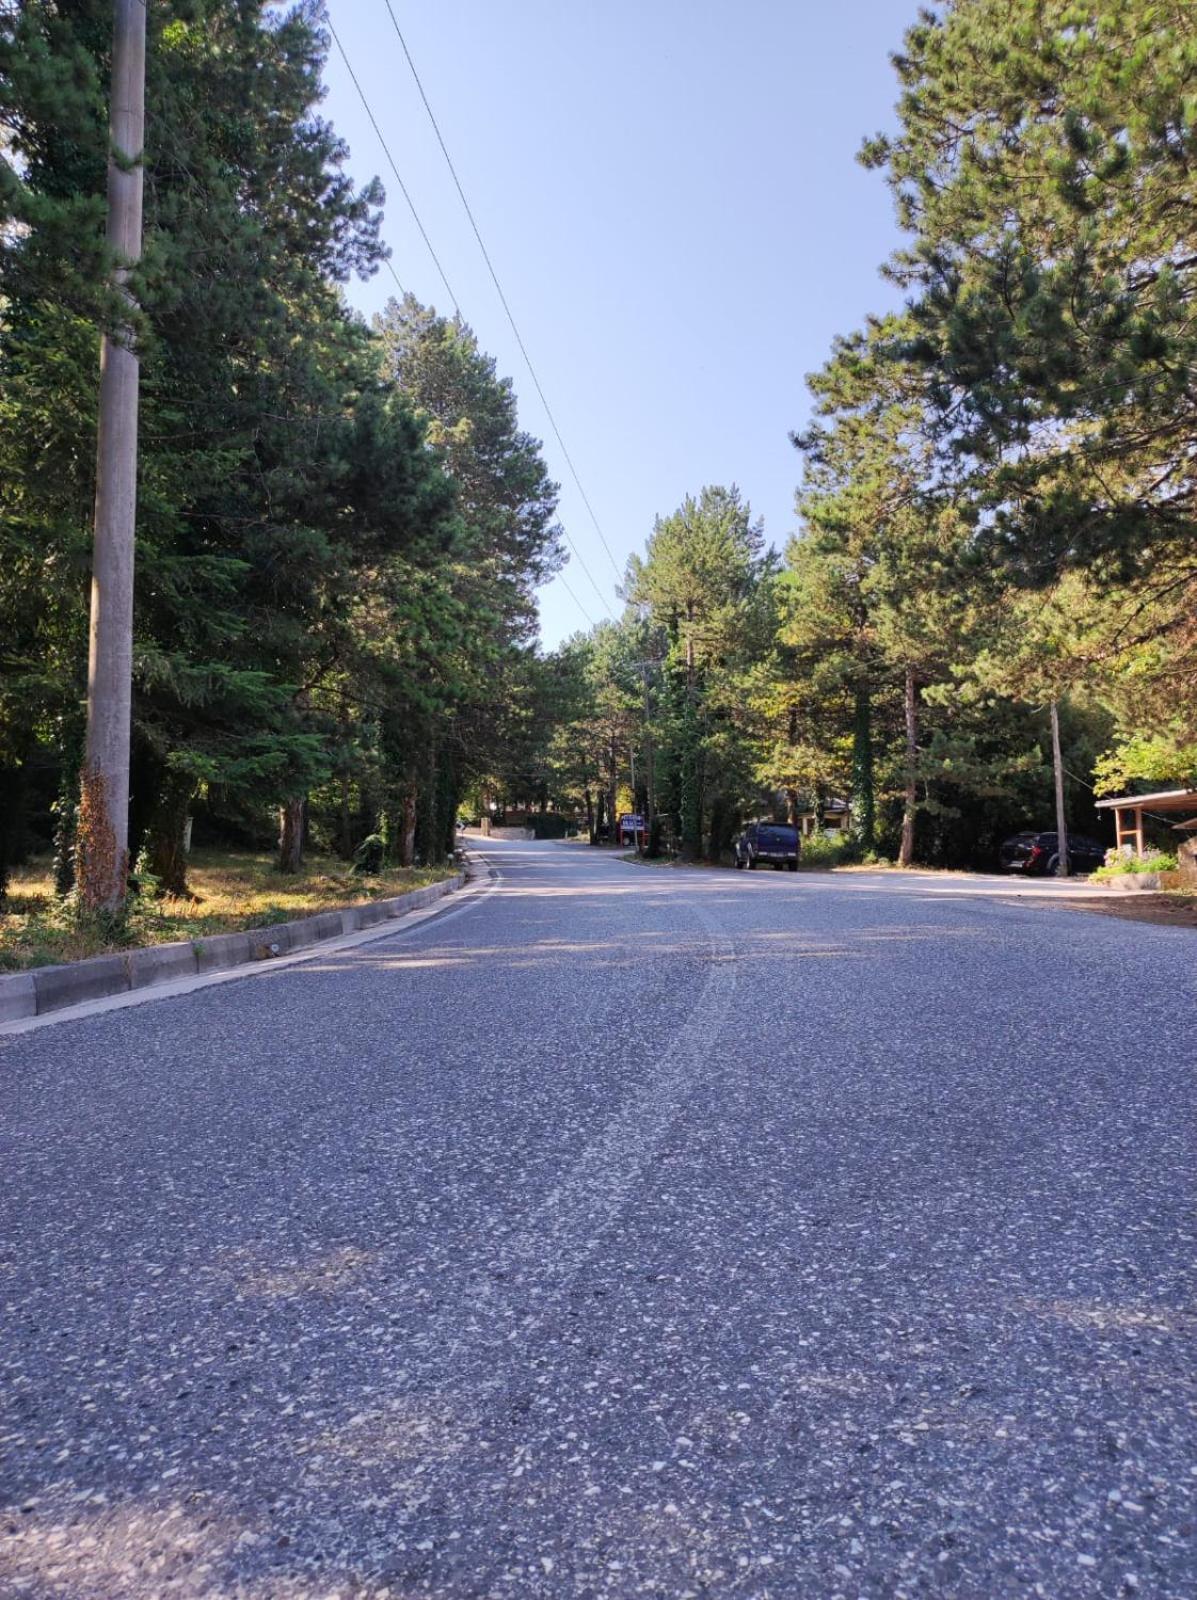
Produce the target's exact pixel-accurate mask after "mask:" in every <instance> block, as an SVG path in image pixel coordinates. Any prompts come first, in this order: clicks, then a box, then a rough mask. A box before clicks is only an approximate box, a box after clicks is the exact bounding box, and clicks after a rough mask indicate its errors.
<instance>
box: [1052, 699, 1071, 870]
mask: <svg viewBox="0 0 1197 1600" xmlns="http://www.w3.org/2000/svg"><path fill="white" fill-rule="evenodd" d="M1052 768H1053V770H1054V772H1055V777H1056V846H1057V855H1056V876H1057V877H1058V878H1067V877H1068V876H1069V866H1068V824H1067V823H1066V822H1065V820H1064V762H1063V759H1062V758H1061V755H1060V713H1059V710H1058V708H1057V705H1056V701H1055V699H1054V697H1053V699H1052Z"/></svg>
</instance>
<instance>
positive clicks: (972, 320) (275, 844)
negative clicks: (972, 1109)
mask: <svg viewBox="0 0 1197 1600" xmlns="http://www.w3.org/2000/svg"><path fill="white" fill-rule="evenodd" d="M148 22H149V29H150V49H149V57H148V60H149V80H148V85H147V95H148V108H149V109H148V124H149V125H150V126H151V127H152V128H154V129H155V130H156V133H155V137H154V140H153V141H152V143H151V145H150V148H149V151H148V155H147V166H146V173H145V184H146V192H145V252H144V259H143V261H142V262H141V264H140V265H139V267H138V268H137V270H136V272H135V273H134V275H133V280H132V287H133V289H134V291H135V294H136V300H137V305H138V307H139V313H138V317H139V324H138V330H137V331H138V336H139V341H140V347H141V354H142V374H143V377H142V422H141V437H142V452H141V471H140V500H139V516H138V550H137V589H136V596H135V619H134V628H135V639H134V660H133V674H134V684H133V751H132V774H131V776H132V785H131V787H132V805H131V814H130V840H131V847H130V860H129V867H130V870H131V872H132V874H133V877H134V879H135V880H136V881H137V882H139V883H140V884H141V885H142V886H143V887H142V889H141V891H140V893H139V895H138V897H137V899H136V901H135V902H133V903H132V904H131V907H130V913H129V914H130V917H131V919H132V921H131V922H130V926H131V927H133V926H136V927H138V928H140V929H142V930H144V929H147V928H149V927H150V926H151V925H152V924H153V923H154V918H155V917H156V916H157V917H159V919H160V918H161V917H163V916H166V915H167V913H166V910H165V908H166V907H168V906H172V905H175V904H176V903H179V902H182V901H184V900H185V897H186V896H187V894H188V893H189V891H190V890H191V889H192V888H194V886H195V880H194V871H195V869H194V868H193V867H192V865H191V862H190V858H189V857H188V854H187V852H186V850H185V848H184V841H185V839H186V838H187V836H188V835H187V830H188V827H189V825H194V826H195V827H196V829H197V830H198V832H199V834H200V836H202V837H203V838H204V839H205V840H212V841H216V842H218V843H219V842H224V843H227V844H229V845H233V844H236V845H238V846H239V847H241V848H248V849H250V850H253V851H255V852H263V851H266V850H267V849H270V848H273V850H274V869H273V870H274V871H275V872H276V873H277V874H278V875H279V876H280V877H292V878H301V876H302V873H303V870H304V859H305V853H306V852H309V851H313V850H315V851H317V852H320V853H322V854H324V855H335V856H336V857H337V858H338V859H339V861H340V862H341V863H343V870H347V868H348V865H349V863H350V862H351V861H352V860H353V859H354V856H355V853H356V852H357V851H359V850H360V849H361V848H362V847H363V845H364V844H365V842H366V841H367V840H373V841H375V845H374V846H373V847H372V848H374V849H375V850H376V852H378V853H379V854H380V859H381V860H382V861H383V862H385V863H386V864H388V865H391V866H396V867H401V868H411V867H413V866H416V865H421V866H429V867H436V866H437V865H439V864H441V863H443V862H444V861H445V860H447V858H448V857H449V855H450V854H451V851H452V849H453V843H454V827H455V821H456V818H457V816H458V815H459V813H462V812H465V813H466V814H472V815H474V816H477V815H479V814H489V815H493V816H494V817H495V818H496V819H497V820H500V821H501V820H502V819H503V817H504V815H505V814H506V813H507V812H508V811H516V810H519V811H521V812H524V813H527V812H528V811H531V812H532V813H533V814H534V815H536V816H538V817H539V819H540V822H539V824H538V828H539V831H541V832H542V833H544V832H547V831H549V830H548V823H547V819H549V818H551V817H563V816H564V817H568V818H569V819H571V820H573V819H574V818H578V819H580V820H581V822H582V826H583V827H584V828H585V830H586V831H587V832H588V834H589V836H590V838H591V839H592V840H596V839H598V838H600V837H604V836H606V837H610V835H611V833H612V831H613V825H614V819H615V818H616V817H617V816H618V814H619V813H620V812H621V811H623V810H635V811H639V812H643V813H645V814H647V815H648V817H649V818H650V819H651V825H652V827H651V837H650V841H649V842H650V847H651V850H652V851H653V852H654V853H655V852H659V851H661V850H664V849H667V848H668V849H673V850H676V851H677V852H678V853H679V854H680V855H681V857H682V858H684V859H689V860H694V859H706V860H711V861H719V860H721V859H726V855H727V851H728V847H729V845H730V842H731V840H732V838H733V836H734V835H735V833H736V831H737V830H738V829H739V828H740V826H741V825H742V823H743V822H744V821H745V820H747V819H749V818H752V817H755V816H761V815H768V814H770V813H772V814H774V815H780V816H788V817H790V818H794V817H796V816H798V815H805V816H806V817H808V819H809V820H810V821H811V823H813V826H814V830H815V834H816V840H815V842H813V843H811V844H809V845H808V846H807V861H808V863H811V862H814V861H820V860H825V861H827V862H829V863H830V860H831V858H832V856H833V855H834V856H835V857H836V858H837V859H839V860H842V861H844V862H845V863H848V862H857V863H860V862H864V863H868V862H870V861H875V860H879V859H887V860H893V861H896V862H898V863H899V864H902V865H911V864H915V863H918V864H925V865H930V866H942V867H961V866H977V867H986V868H989V867H992V866H993V864H994V861H995V857H996V852H997V848H998V845H999V844H1000V841H1001V840H1002V838H1003V837H1004V836H1006V835H1008V834H1009V833H1012V832H1014V831H1017V830H1018V829H1021V828H1027V827H1031V828H1039V829H1042V828H1045V827H1051V826H1052V825H1053V822H1054V802H1053V791H1052V772H1053V764H1052V751H1051V739H1050V732H1049V729H1050V717H1051V712H1052V708H1053V707H1054V708H1056V709H1057V711H1058V718H1059V724H1060V729H1061V743H1062V760H1061V767H1062V771H1063V777H1064V783H1065V788H1066V806H1067V812H1068V817H1069V822H1070V825H1071V826H1072V827H1073V828H1076V829H1079V830H1080V831H1082V832H1086V833H1097V832H1098V831H1099V828H1098V823H1097V820H1096V816H1095V813H1094V811H1093V799H1094V795H1095V794H1100V793H1108V792H1114V791H1118V790H1121V789H1124V788H1128V787H1133V786H1136V785H1143V786H1146V787H1147V788H1151V787H1155V788H1159V787H1163V786H1169V785H1172V784H1182V783H1186V782H1192V781H1195V774H1197V473H1195V471H1194V461H1197V392H1195V390H1194V385H1193V382H1192V373H1193V372H1194V370H1197V319H1195V318H1194V317H1193V306H1194V305H1195V304H1197V113H1195V111H1194V107H1195V106H1197V10H1194V8H1193V7H1191V6H1183V5H1180V4H1165V5H1161V4H1158V3H1157V0H1085V3H1081V4H1076V3H1074V0H943V3H941V4H938V5H935V6H933V7H930V8H928V9H926V10H924V11H922V12H920V13H919V15H918V19H917V21H915V23H914V25H913V26H912V27H911V28H910V30H909V31H908V33H907V36H906V40H905V43H904V46H903V49H902V51H901V52H900V54H899V55H898V56H897V57H896V58H895V69H896V76H897V94H898V114H897V121H896V126H895V128H894V130H893V131H892V132H891V133H889V134H887V135H884V136H878V137H876V138H871V139H868V140H866V142H865V143H864V145H863V146H862V149H861V159H862V161H863V162H864V164H865V165H866V166H868V167H870V168H872V169H874V170H876V171H878V172H879V173H881V174H883V175H884V178H885V180H886V181H887V182H888V184H889V186H890V188H891V190H892V193H893V198H894V204H895V206H896V209H897V214H898V218H899V221H900V223H901V225H902V228H903V230H904V236H905V243H904V245H903V247H902V249H900V250H899V251H898V252H897V253H896V254H895V255H894V257H893V258H892V259H891V260H890V261H888V262H886V263H882V264H880V265H881V266H882V270H883V271H884V273H885V274H886V275H887V276H888V277H889V278H890V279H892V280H893V281H894V282H895V283H897V284H898V285H899V286H900V287H901V289H902V291H903V296H904V309H903V310H902V311H901V312H900V313H897V314H890V315H885V316H878V317H875V318H871V319H869V320H867V321H866V322H865V323H864V325H862V326H861V327H858V328H855V329H846V330H845V331H844V334H843V336H842V337H841V338H840V339H838V340H837V341H836V342H835V344H834V347H833V348H832V349H831V350H830V351H829V352H828V354H827V359H826V361H825V363H824V365H823V366H822V368H821V369H820V370H819V371H817V372H816V373H814V374H813V375H811V376H810V377H809V378H808V380H807V381H808V386H809V390H810V396H811V407H810V414H809V416H808V417H807V418H806V420H805V422H804V423H803V425H802V426H801V427H799V428H797V429H796V430H795V432H794V434H793V435H792V440H793V444H794V446H795V451H796V454H795V478H796V481H797V491H796V509H795V532H794V533H793V536H792V537H790V538H789V540H788V542H786V543H785V545H784V548H783V549H780V550H779V549H776V548H774V547H773V546H771V545H770V544H769V543H768V542H767V540H766V532H765V529H764V528H763V527H762V525H761V522H760V520H759V518H757V517H756V516H754V514H753V511H752V508H751V505H750V503H749V501H748V499H747V498H746V496H745V495H744V494H743V493H741V491H740V489H739V488H737V487H736V486H735V485H719V484H708V485H706V486H699V485H696V486H695V488H694V492H693V494H691V495H688V496H686V497H685V498H684V499H683V500H682V502H681V504H680V505H678V506H676V507H675V508H673V509H667V508H663V511H662V514H661V515H660V516H658V518H657V519H656V521H655V524H654V525H653V527H652V528H651V530H650V529H647V528H646V529H645V530H644V532H645V534H646V539H645V543H644V546H643V549H642V551H641V552H640V553H638V554H636V555H634V556H633V557H632V558H631V560H630V561H629V563H628V565H627V570H626V575H625V579H624V583H623V587H622V598H623V601H624V609H623V612H622V615H621V616H620V617H619V619H618V620H617V621H613V622H608V623H604V624H603V625H601V626H599V627H597V628H595V629H593V630H592V631H590V632H589V633H585V634H580V635H578V636H576V637H575V638H573V639H571V640H569V641H567V642H566V644H565V645H564V646H562V647H561V648H560V649H559V650H556V651H554V652H552V653H549V654H544V653H541V652H540V651H539V650H538V649H537V646H536V606H535V595H536V589H537V586H538V585H539V584H541V583H542V582H544V581H545V580H546V579H547V578H548V577H550V576H551V575H552V574H553V573H554V572H555V571H556V570H558V568H559V567H560V566H561V564H562V563H563V560H564V553H563V549H562V545H561V540H560V529H559V527H558V525H557V522H556V503H557V487H556V485H555V484H554V483H553V482H552V481H551V480H550V478H549V476H548V472H547V469H546V466H545V463H544V460H543V456H542V453H541V448H540V444H539V441H537V440H536V439H533V438H531V437H529V435H528V434H527V433H526V432H524V431H523V430H522V429H521V427H520V425H519V420H518V415H517V408H516V399H515V395H514V392H513V390H512V387H511V385H510V383H509V382H508V381H507V380H505V379H503V378H501V377H500V376H499V375H498V374H497V372H496V370H495V366H494V363H493V361H492V360H491V359H490V358H489V357H488V356H487V355H486V353H485V352H484V351H483V350H481V349H480V348H479V346H478V343H477V340H476V339H475V337H474V335H473V333H472V332H471V330H470V328H469V327H468V326H467V325H466V324H465V323H464V322H463V321H462V320H461V318H460V316H454V317H451V318H450V317H446V316H444V315H442V314H439V313H438V312H437V311H436V310H435V309H434V308H432V307H428V306H425V305H422V304H420V302H419V301H418V300H416V299H414V298H413V297H412V296H411V295H401V296H400V297H399V298H396V299H392V300H391V301H390V302H389V303H388V305H387V306H386V308H385V310H384V312H383V313H382V315H381V316H380V317H379V318H378V319H377V320H376V322H375V324H374V325H373V326H369V327H368V326H366V325H365V324H364V323H363V322H362V320H361V319H360V318H358V317H356V316H355V315H354V314H353V313H352V312H351V311H350V310H349V309H348V308H347V306H346V303H345V301H344V298H343V296H342V292H341V285H342V284H343V283H345V282H346V281H347V280H348V279H349V278H351V277H353V276H354V275H359V276H360V275H369V274H371V273H374V272H376V271H378V270H379V269H380V268H381V267H383V266H384V264H385V262H386V255H387V252H386V249H385V247H384V246H383V244H382V242H381V238H380V233H379V223H380V216H381V206H382V203H383V199H384V196H383V192H382V189H381V186H380V185H379V184H378V183H377V182H374V183H370V184H367V185H366V186H365V187H364V188H361V189H356V188H355V187H354V185H353V184H352V183H351V182H350V181H349V180H348V178H347V177H346V175H345V172H344V164H345V158H346V150H345V147H344V145H343V144H342V143H341V141H340V140H339V138H338V137H337V135H336V134H335V132H334V130H333V129H332V128H331V127H330V126H329V125H328V124H327V123H326V122H324V121H322V120H321V119H320V117H319V114H318V107H319V104H320V99H321V94H322V84H321V75H322V72H323V68H324V63H325V59H326V56H327V51H328V46H329V40H328V36H327V34H326V32H325V31H324V28H323V25H322V22H321V14H320V12H319V10H318V9H317V8H313V7H311V6H307V5H301V6H293V7H291V8H286V7H278V8H274V7H272V8H258V7H253V6H251V7H245V6H241V5H237V4H234V3H233V0H187V4H186V5H181V4H175V3H174V0H166V3H164V4H162V5H155V6H153V7H151V8H150V10H149V13H148ZM109 38H110V18H109V14H108V12H107V10H106V9H105V8H104V7H99V8H97V7H95V6H89V5H70V6H52V5H48V4H43V3H41V0H35V3H30V4H27V5H19V6H15V7H9V8H7V9H4V10H0V915H2V914H4V907H5V904H6V901H5V891H6V886H7V884H8V882H9V878H10V875H11V873H13V872H14V871H19V870H20V868H21V863H22V862H24V861H26V860H28V859H29V858H30V856H31V855H35V854H37V853H38V852H44V851H46V850H48V849H51V848H52V849H53V850H54V853H55V861H54V869H53V882H54V893H55V895H56V897H57V904H56V907H55V908H53V909H52V910H47V912H46V917H47V918H48V919H50V920H53V919H54V918H58V919H59V920H69V919H70V917H71V916H72V915H73V912H72V907H73V905H74V901H73V900H72V897H71V890H72V885H73V877H74V858H75V846H76V841H77V835H78V829H79V817H80V810H79V769H80V760H81V752H82V742H83V733H84V729H83V713H82V709H81V708H82V706H83V704H84V700H85V687H86V685H85V679H86V662H87V628H88V616H87V608H88V571H89V558H90V527H91V519H92V507H93V500H94V484H93V466H92V463H93V460H94V455H95V437H94V435H95V404H96V358H97V349H98V342H99V334H100V331H101V329H102V328H104V327H105V326H108V325H110V324H111V322H112V320H113V317H114V304H113V300H112V295H111V292H110V290H109V287H108V285H109V281H110V268H111V265H112V263H111V260H110V258H109V255H108V252H107V247H106V245H105V242H104V214H105V204H104V192H105V163H106V158H107V150H108V132H107V77H108V59H107V53H106V52H107V51H108V48H109ZM882 109H883V108H880V107H879V115H880V114H881V111H882ZM862 131H863V130H862ZM793 314H794V315H795V316H797V315H800V314H801V311H800V308H795V309H794V313H793ZM770 358H771V353H770V352H767V351H763V352H761V359H762V360H767V359H770ZM797 382H798V375H795V383H797ZM798 420H799V419H798V418H795V421H798ZM667 422H668V419H664V423H663V425H666V426H667ZM837 802H843V803H847V804H848V805H849V806H850V815H851V827H850V829H849V831H848V832H847V834H846V836H845V837H844V838H843V839H841V840H836V841H835V842H830V841H829V842H828V843H826V844H825V843H823V842H822V840H821V838H819V837H818V836H819V835H821V833H822V830H823V825H824V823H825V822H826V820H827V815H828V812H829V809H833V808H834V806H835V804H836V803H837ZM1157 832H1158V836H1156V837H1153V839H1152V841H1151V842H1152V844H1153V845H1154V846H1156V847H1158V848H1161V849H1168V848H1169V847H1170V846H1174V845H1175V836H1173V835H1170V834H1168V833H1167V832H1166V830H1163V829H1160V830H1158V831H1157ZM279 893H280V894H281V893H282V889H281V887H280V889H279ZM18 900H19V895H18V894H17V893H16V892H15V891H14V892H12V893H10V894H9V896H8V901H7V905H8V908H9V909H8V911H7V916H8V917H9V919H12V918H13V917H14V916H15V915H19V913H15V912H14V911H13V909H12V907H13V905H14V904H15V903H17V901H18ZM150 901H155V902H157V903H158V905H157V907H156V908H155V907H149V902H150ZM147 907H149V909H147ZM76 920H77V919H76ZM168 920H169V919H168ZM101 931H103V930H101ZM85 932H86V930H83V932H81V933H80V937H81V938H82V937H84V934H85ZM94 932H95V931H94V930H93V935H94ZM122 936H123V935H122ZM6 937H8V935H6ZM64 937H65V936H64Z"/></svg>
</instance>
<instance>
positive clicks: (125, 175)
mask: <svg viewBox="0 0 1197 1600" xmlns="http://www.w3.org/2000/svg"><path fill="white" fill-rule="evenodd" d="M145 19H146V7H145V0H115V5H114V22H113V45H112V101H111V106H110V109H109V122H110V134H111V144H110V148H109V152H108V244H109V248H110V249H111V250H112V253H113V256H114V258H115V261H116V267H115V273H114V278H115V283H116V287H117V290H118V293H119V294H120V295H122V296H123V297H124V299H125V300H126V301H127V303H128V305H129V308H130V310H132V309H133V298H132V295H131V294H130V292H129V289H128V278H129V272H130V269H131V268H132V267H133V266H134V265H135V264H136V263H137V262H138V261H139V260H140V258H141V191H142V144H143V132H144V127H145ZM133 339H134V335H133V329H132V326H131V318H130V321H128V322H125V323H123V325H121V326H118V327H116V328H114V329H113V330H112V331H111V332H109V333H105V335H104V337H103V341H102V343H101V346H100V410H99V438H98V443H97V452H96V522H95V548H94V554H93V557H92V582H91V634H90V640H89V653H88V668H87V752H86V756H85V758H84V769H83V776H82V783H81V787H80V806H79V850H78V875H79V890H80V895H81V897H82V899H83V902H84V904H85V905H87V906H89V907H90V908H92V909H93V910H107V911H114V910H116V909H117V908H118V907H119V906H120V904H121V902H122V900H123V899H124V896H125V882H126V876H127V872H128V847H129V736H130V729H129V725H130V716H131V704H132V679H133V548H134V528H135V521H136V512H137V399H138V381H139V376H140V370H139V369H140V362H139V360H138V357H137V354H136V352H135V350H134V347H133Z"/></svg>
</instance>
